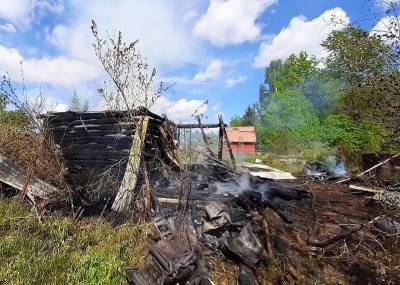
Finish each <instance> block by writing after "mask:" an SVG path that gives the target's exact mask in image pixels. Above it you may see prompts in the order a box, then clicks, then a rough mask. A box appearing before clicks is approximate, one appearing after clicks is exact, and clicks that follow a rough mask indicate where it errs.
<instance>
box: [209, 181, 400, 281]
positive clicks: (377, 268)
mask: <svg viewBox="0 0 400 285" xmlns="http://www.w3.org/2000/svg"><path fill="white" fill-rule="evenodd" d="M304 186H305V187H306V188H307V189H308V190H309V191H310V192H311V193H312V194H313V198H312V199H306V200H301V201H290V202H289V205H287V206H286V207H285V209H284V211H283V214H284V215H285V216H286V218H287V219H288V220H289V223H285V222H282V219H281V217H279V216H278V215H277V214H276V212H274V211H273V210H271V209H269V208H266V209H265V210H264V212H263V214H262V216H263V217H262V216H260V215H259V214H256V215H254V222H255V223H256V224H257V223H258V224H259V225H260V229H259V231H260V234H261V235H262V234H263V231H264V230H265V229H263V228H262V220H263V219H264V220H266V221H267V223H268V228H269V233H270V237H269V242H270V244H271V247H272V252H271V253H270V254H268V257H267V259H266V261H265V263H264V264H263V265H261V266H260V267H259V268H258V270H257V279H258V281H259V283H260V284H399V282H400V281H399V280H400V249H399V241H398V237H397V236H395V235H394V236H390V235H387V234H383V233H382V232H379V231H378V230H377V229H375V227H374V221H375V220H376V219H377V218H378V217H394V218H396V217H397V218H398V215H399V214H398V213H396V211H391V210H388V209H385V208H383V207H382V206H380V205H379V204H377V203H376V202H375V203H374V202H373V201H371V199H368V198H367V197H366V196H365V195H362V194H361V195H360V194H354V193H351V192H350V190H349V189H348V185H342V184H334V183H326V184H322V183H307V184H305V185H304ZM356 225H363V228H362V229H361V230H357V231H355V232H354V233H352V234H350V235H348V236H347V237H346V238H342V239H340V240H338V241H336V242H332V243H331V244H329V245H327V246H324V247H322V246H315V245H310V242H311V243H312V242H314V243H321V242H323V241H326V240H328V239H329V238H331V237H333V236H338V235H339V234H342V233H343V232H346V231H348V230H349V229H352V228H354V227H355V226H356ZM312 235H313V236H312ZM311 236H312V237H311ZM264 242H266V241H265V240H264ZM266 247H267V246H266ZM217 268H218V273H214V274H213V276H214V278H215V282H216V284H232V283H231V282H233V281H234V279H233V278H231V277H232V276H236V274H237V273H236V272H237V270H238V269H237V268H236V266H235V265H233V264H231V263H229V262H223V263H221V264H220V265H218V266H217ZM220 271H222V272H227V274H221V273H220Z"/></svg>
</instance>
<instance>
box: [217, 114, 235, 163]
mask: <svg viewBox="0 0 400 285" xmlns="http://www.w3.org/2000/svg"><path fill="white" fill-rule="evenodd" d="M218 119H219V125H220V128H221V129H222V133H223V135H224V138H225V142H226V146H227V147H228V151H229V156H230V157H231V161H232V166H233V168H234V169H236V161H235V157H234V156H233V152H232V147H231V143H230V141H229V139H228V134H227V133H226V129H225V125H224V120H223V118H222V114H218Z"/></svg>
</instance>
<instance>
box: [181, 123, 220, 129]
mask: <svg viewBox="0 0 400 285" xmlns="http://www.w3.org/2000/svg"><path fill="white" fill-rule="evenodd" d="M220 126H221V125H220V124H200V125H199V124H177V125H176V127H177V128H178V129H200V128H203V129H212V128H219V127H220ZM224 126H225V127H227V126H228V125H226V124H224Z"/></svg>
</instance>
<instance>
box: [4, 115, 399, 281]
mask: <svg viewBox="0 0 400 285" xmlns="http://www.w3.org/2000/svg"><path fill="white" fill-rule="evenodd" d="M125 115H126V114H123V113H121V112H109V113H108V112H96V113H73V112H66V113H59V114H49V115H47V116H45V117H44V118H45V120H46V125H47V126H48V128H49V130H51V134H52V135H53V136H54V139H55V141H56V142H57V143H58V144H59V145H60V148H61V150H62V152H63V156H64V158H65V160H66V161H67V166H68V170H69V174H70V181H73V182H74V183H76V185H78V186H79V187H86V186H87V182H88V179H89V178H93V177H94V178H95V179H97V180H98V181H97V183H100V184H103V182H102V180H100V179H99V177H101V175H103V174H104V173H109V174H110V175H111V177H112V178H113V179H114V181H115V184H112V185H111V184H110V186H109V184H107V185H102V186H103V187H105V188H106V191H105V192H104V193H105V194H106V195H107V199H108V200H107V204H105V205H104V204H102V205H101V206H102V214H101V215H103V212H104V211H106V209H108V210H113V211H114V212H118V213H128V212H129V211H130V210H131V209H133V208H135V210H136V209H137V210H138V211H136V212H139V213H135V214H138V215H142V216H141V217H144V218H146V219H149V218H154V225H155V228H156V230H157V232H158V234H159V241H157V242H156V243H155V244H154V245H153V246H152V247H151V248H150V250H149V253H148V255H147V257H146V259H145V261H144V263H143V264H142V266H141V267H140V268H139V269H132V270H128V272H127V280H128V283H129V284H136V285H147V284H149V285H150V284H213V283H212V281H211V277H210V273H209V271H208V269H209V266H208V264H207V259H208V258H210V256H213V257H218V258H220V257H221V256H223V257H224V258H226V259H229V260H230V261H232V262H234V263H235V264H236V265H237V266H238V268H239V272H238V276H237V280H238V283H239V284H258V282H257V277H258V276H257V272H258V271H259V270H260V268H263V267H265V265H266V264H267V263H268V262H269V261H270V260H271V259H273V258H280V259H281V260H282V263H283V264H284V266H283V268H284V272H282V276H285V277H282V278H289V280H290V281H296V282H297V281H299V279H301V278H302V277H301V276H306V275H307V274H309V272H312V271H313V270H316V269H315V268H312V267H310V265H309V264H307V258H309V257H310V256H315V255H318V256H320V257H321V258H324V257H327V256H331V255H335V254H339V253H338V251H339V245H340V244H341V243H344V244H345V246H346V248H347V250H348V251H349V252H351V251H352V250H354V252H356V249H357V248H358V246H359V245H360V244H362V243H364V242H365V240H377V235H378V234H379V235H384V236H385V237H386V236H387V235H396V234H398V233H399V232H400V224H399V222H398V219H393V218H392V217H390V218H389V217H386V216H385V215H386V213H385V214H382V213H381V212H382V209H381V208H382V207H384V206H387V205H389V206H390V207H389V209H386V208H385V210H387V211H388V212H390V208H391V207H395V206H398V205H400V199H399V192H396V191H387V189H386V188H381V187H375V186H374V187H371V186H368V187H367V186H365V185H361V184H362V183H361V182H357V185H354V184H352V185H349V186H348V185H345V184H344V183H342V184H340V183H339V184H334V183H329V181H330V179H331V178H335V179H336V177H337V175H336V174H335V173H332V172H331V171H330V170H329V169H328V168H327V167H325V166H324V165H322V164H320V163H308V164H306V165H305V168H304V175H303V176H296V177H295V176H294V175H292V174H291V173H288V172H284V171H282V170H279V169H276V168H273V167H270V166H268V165H263V164H261V163H256V164H252V163H243V162H242V163H236V161H235V159H234V157H233V158H232V157H231V160H230V162H225V161H223V160H221V155H222V153H221V152H220V150H221V149H222V144H223V140H224V137H225V135H224V126H225V124H224V123H223V120H222V117H220V118H219V119H220V122H219V123H218V124H209V125H205V124H201V121H200V119H198V124H197V125H196V124H190V125H178V127H182V128H190V129H191V128H195V127H199V128H200V129H201V130H202V129H203V128H206V127H218V128H219V129H220V139H219V146H218V154H214V153H213V151H212V150H211V147H210V146H209V145H207V146H206V149H205V152H204V153H201V155H202V156H203V160H201V161H200V162H198V163H193V162H184V160H183V159H182V158H181V157H180V153H179V151H178V146H179V139H178V140H176V139H177V138H176V136H175V133H176V127H177V126H176V125H175V124H173V123H172V122H170V121H168V120H167V119H166V118H163V117H160V116H157V115H155V114H152V113H150V112H148V111H147V110H138V112H137V113H135V116H133V117H130V120H129V119H127V118H126V117H125ZM202 136H203V139H204V140H205V142H206V141H207V139H206V136H205V133H204V132H202ZM228 149H229V147H228ZM310 177H312V178H313V179H312V180H311V181H310V179H309V178H310ZM0 181H1V182H3V183H5V184H7V185H10V186H11V187H14V188H16V189H18V190H19V191H21V192H25V191H26V195H27V196H28V198H29V199H30V200H32V201H35V200H36V199H41V200H46V199H49V197H50V196H51V195H54V193H59V192H60V190H59V189H57V188H55V187H53V186H51V185H49V184H46V183H45V182H43V181H40V180H38V179H36V178H31V177H30V176H29V174H28V173H24V171H22V170H20V169H18V168H17V167H15V166H14V165H13V164H12V163H11V162H10V161H9V160H7V159H6V158H4V157H2V156H0ZM320 182H324V183H325V184H322V183H320ZM341 182H345V181H344V180H342V181H341ZM358 184H360V185H358ZM322 185H323V186H322ZM77 189H81V188H77ZM89 190H90V189H89ZM350 190H351V191H350ZM352 191H353V192H354V191H357V192H358V193H361V194H359V195H354V194H353V192H352ZM368 195H369V196H372V195H374V196H373V198H372V199H364V196H368ZM80 198H82V199H84V197H80ZM111 199H112V200H111ZM374 199H375V200H376V201H378V204H377V205H373V204H370V203H371V200H374ZM110 200H111V203H110V204H108V201H110ZM87 205H88V207H90V206H92V205H93V204H90V201H89V203H87ZM378 207H381V208H378ZM350 209H351V211H350ZM373 230H374V231H373ZM376 232H378V233H376ZM341 254H343V255H345V254H344V253H341ZM354 254H356V253H354ZM368 254H369V253H368ZM368 257H369V258H370V259H371V258H373V256H368ZM360 258H364V256H362V257H360ZM332 260H333V259H332ZM325 262H327V263H329V262H332V266H337V264H334V263H333V262H334V261H325ZM288 276H289V277H288ZM285 280H286V279H285ZM280 281H281V280H280ZM286 281H287V280H286Z"/></svg>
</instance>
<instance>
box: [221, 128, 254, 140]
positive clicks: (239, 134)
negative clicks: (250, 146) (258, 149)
mask: <svg viewBox="0 0 400 285" xmlns="http://www.w3.org/2000/svg"><path fill="white" fill-rule="evenodd" d="M226 133H227V135H228V139H229V141H230V142H231V143H232V142H250V143H255V142H256V129H255V128H254V127H252V126H248V127H228V128H226Z"/></svg>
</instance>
